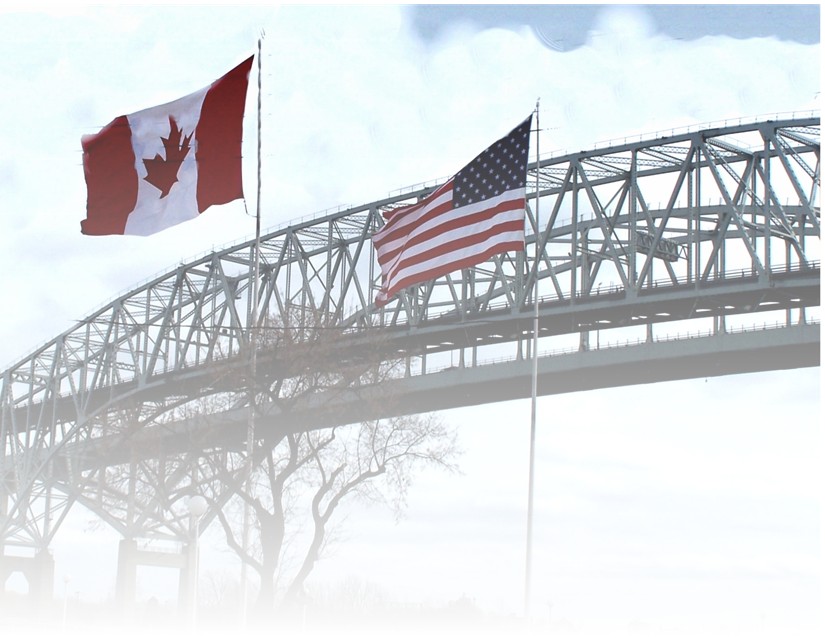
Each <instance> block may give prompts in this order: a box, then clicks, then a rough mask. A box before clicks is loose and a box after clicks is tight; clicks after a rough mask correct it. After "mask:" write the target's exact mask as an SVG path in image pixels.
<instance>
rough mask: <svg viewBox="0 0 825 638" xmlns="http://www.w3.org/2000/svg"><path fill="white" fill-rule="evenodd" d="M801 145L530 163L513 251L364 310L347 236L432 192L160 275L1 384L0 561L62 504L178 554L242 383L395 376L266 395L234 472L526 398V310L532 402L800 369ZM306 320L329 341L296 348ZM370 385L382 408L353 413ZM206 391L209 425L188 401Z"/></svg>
mask: <svg viewBox="0 0 825 638" xmlns="http://www.w3.org/2000/svg"><path fill="white" fill-rule="evenodd" d="M819 153H820V123H819V117H818V116H816V117H814V116H811V117H804V118H794V119H777V120H768V121H757V122H753V123H747V124H743V123H738V124H736V125H731V126H722V127H718V128H705V129H698V130H694V131H686V132H684V133H679V134H675V133H674V134H671V135H669V136H664V137H657V138H655V139H640V140H638V141H633V142H628V141H625V142H623V143H621V144H618V145H612V146H607V147H604V148H597V149H595V150H590V151H580V152H576V153H570V154H564V155H559V156H553V157H546V158H542V159H541V160H540V161H538V162H536V163H533V164H531V165H530V166H529V167H528V205H527V211H526V234H527V247H526V250H525V251H524V252H523V253H509V254H504V255H499V256H497V257H495V258H492V259H490V260H489V261H487V262H485V263H483V264H480V265H478V266H476V267H474V268H470V269H465V270H463V271H460V272H455V273H453V274H451V275H449V276H445V277H442V278H439V279H437V280H435V281H431V282H428V283H426V284H422V285H419V286H415V287H412V288H410V289H408V290H406V291H405V292H404V293H403V294H401V295H400V296H398V297H396V298H395V299H394V300H392V301H391V302H390V303H389V304H388V305H387V306H385V307H383V308H376V307H375V305H374V304H373V301H374V298H375V295H376V292H377V290H378V286H379V284H380V272H379V271H378V268H377V262H376V259H375V255H374V252H373V248H372V245H371V241H370V236H371V234H372V233H373V232H374V231H375V230H376V229H377V228H378V227H380V225H381V224H382V219H383V218H382V212H384V211H386V210H387V209H390V208H393V207H397V206H401V205H406V204H408V203H411V202H412V201H415V200H417V199H419V198H421V197H423V196H425V195H426V194H428V193H429V192H431V191H432V190H433V189H434V188H435V186H436V185H432V186H425V187H420V188H415V189H410V190H407V191H405V192H400V193H397V194H395V195H393V196H391V197H388V198H386V199H382V200H380V201H376V202H373V203H370V204H366V205H363V206H357V207H354V208H351V209H348V210H343V211H340V212H337V213H335V214H329V215H326V216H322V217H318V218H315V219H312V220H310V221H305V222H302V223H298V224H293V225H290V226H288V227H285V228H281V229H278V230H275V231H272V232H268V233H267V234H265V235H263V236H262V238H261V242H260V253H259V254H260V259H259V261H258V268H256V267H255V256H256V254H257V253H256V246H255V242H254V241H247V242H245V243H241V244H239V245H236V246H233V247H231V248H227V249H225V250H221V251H218V252H214V253H213V254H210V255H208V256H205V257H203V258H200V259H198V260H196V261H192V262H191V263H187V264H185V265H181V266H179V267H178V268H176V269H174V270H172V271H170V272H169V273H167V274H165V275H163V276H161V277H158V278H156V279H155V280H154V281H151V282H149V283H147V284H145V285H142V286H140V287H138V288H136V289H135V290H133V291H131V292H129V293H128V294H125V295H123V296H122V297H120V298H118V299H116V300H114V301H112V302H111V303H109V304H108V305H106V306H105V307H103V308H101V309H100V310H99V311H97V312H95V313H94V314H92V315H90V316H88V317H87V318H86V319H84V320H82V321H80V322H78V323H77V324H76V325H75V326H73V327H72V328H70V329H69V330H67V331H66V332H64V333H62V334H60V335H58V336H57V337H56V338H55V339H53V340H52V341H51V342H50V343H48V344H46V345H45V346H43V347H41V348H39V349H38V350H36V351H35V352H33V353H31V355H29V356H28V357H26V358H24V359H22V360H20V361H18V362H17V363H16V364H15V365H13V366H12V367H10V368H9V369H7V370H5V371H3V372H2V376H1V377H0V549H2V550H3V551H0V559H2V557H3V554H4V552H5V549H4V548H13V547H18V548H28V549H32V550H34V551H36V552H39V551H45V550H46V549H47V548H48V546H49V543H50V542H51V540H52V539H53V538H54V535H55V534H56V532H57V530H58V529H59V527H60V524H61V522H62V521H63V520H64V519H65V517H66V515H67V513H68V512H69V510H70V508H71V506H72V505H73V504H74V503H82V504H83V505H85V506H86V507H88V508H90V509H91V510H92V511H94V512H95V513H97V514H98V515H99V516H100V517H101V518H102V519H103V520H104V521H106V522H107V523H108V524H110V525H112V526H113V527H114V528H115V529H116V530H118V531H119V532H120V533H121V534H123V536H124V537H125V538H138V537H139V538H162V539H173V540H174V539H176V540H185V539H186V538H187V533H188V532H187V526H186V522H187V515H186V513H185V511H184V509H183V507H182V500H181V499H182V498H183V497H184V496H186V495H188V494H191V493H192V492H193V491H199V490H208V491H209V492H210V494H212V495H214V496H215V499H216V501H217V502H218V503H219V504H220V503H221V502H226V500H228V499H229V498H230V497H231V496H232V494H234V493H235V491H236V490H238V489H241V488H240V487H239V486H240V485H241V483H242V481H241V476H242V473H243V472H244V468H245V467H246V465H245V463H246V461H245V459H246V454H245V448H244V442H245V439H246V436H247V428H246V424H247V421H248V420H249V416H248V414H249V408H248V405H249V396H250V395H249V393H248V392H247V391H246V388H247V386H248V384H249V379H250V376H251V375H252V374H253V373H254V376H255V383H256V384H258V385H260V386H263V385H266V386H267V387H272V386H273V384H278V383H285V382H287V381H288V380H289V379H293V378H295V377H296V376H298V375H301V374H303V373H304V372H306V367H307V366H312V367H316V368H318V369H327V368H334V367H336V366H341V365H342V363H345V364H346V365H348V366H354V367H356V368H357V367H358V366H368V365H370V364H371V363H375V362H380V361H401V362H402V370H403V374H401V375H400V376H398V377H397V378H394V379H392V380H389V381H387V382H385V383H384V384H383V385H381V386H380V388H377V387H376V386H369V385H365V384H361V385H358V386H353V385H350V386H347V387H345V388H337V389H335V390H334V391H331V390H328V391H318V392H317V393H314V394H312V395H309V396H305V397H302V398H301V399H300V400H298V401H291V402H289V404H287V402H286V401H283V402H282V401H279V400H278V399H277V398H276V399H270V400H268V401H267V402H266V404H264V405H262V406H260V408H259V410H258V411H257V413H258V416H257V417H256V421H257V429H256V430H255V440H254V444H255V445H254V450H255V451H254V452H253V458H252V462H253V463H254V461H255V460H256V459H258V458H259V454H260V452H261V450H263V449H265V448H266V446H267V445H272V444H273V441H277V440H278V438H279V437H280V436H282V435H283V433H284V432H285V431H287V430H289V429H295V428H317V427H324V426H328V425H332V424H334V423H338V422H341V423H349V422H355V421H357V420H359V419H364V418H370V417H386V416H390V415H391V413H405V412H406V413H415V412H423V411H431V410H438V409H444V408H449V407H458V406H462V405H473V404H480V403H485V402H493V401H501V400H507V399H513V398H519V397H525V396H528V395H529V390H530V382H529V378H530V370H531V368H530V365H529V361H530V357H531V354H532V353H531V343H532V338H533V316H534V312H535V304H536V303H538V310H539V315H540V323H539V337H540V339H539V392H540V393H541V394H553V393H558V392H570V391H576V390H584V389H592V388H599V387H608V386H615V385H622V384H636V383H650V382H655V381H660V380H667V379H675V378H690V377H696V376H711V375H720V374H731V373H737V372H748V371H758V370H770V369H787V368H794V367H804V366H818V365H819V344H820V337H819V321H818V309H819V296H820V250H821V241H820V240H821V229H820V194H819V188H820V181H819V170H820V160H819ZM255 277H257V280H255ZM254 281H257V285H254V283H253V282H254ZM254 290H257V291H258V303H259V305H260V308H261V312H260V315H259V316H260V317H261V319H260V321H259V322H258V324H257V325H256V326H251V325H250V319H249V317H250V316H251V314H252V313H251V308H252V307H253V299H252V297H253V295H252V291H254ZM287 316H289V317H293V318H294V320H295V321H296V322H297V324H296V329H295V331H294V333H293V334H292V341H293V343H292V345H291V347H290V348H284V347H278V346H274V347H270V348H268V349H263V350H260V352H259V354H258V355H257V364H256V366H255V367H254V368H251V367H250V365H249V362H250V360H251V357H250V352H251V347H250V339H251V335H253V334H258V335H259V334H265V333H266V329H268V328H271V327H272V326H271V325H270V323H269V320H270V318H271V317H287ZM758 322H761V323H762V324H764V325H763V327H762V328H759V329H756V328H754V327H753V325H752V324H754V323H758ZM768 324H770V325H768ZM307 326H309V327H310V328H311V329H312V330H310V331H307V330H305V328H306V327H307ZM251 328H255V331H253V330H251ZM318 328H320V329H323V330H328V331H331V332H334V333H335V334H336V340H335V344H336V345H335V347H334V348H331V349H329V350H328V351H327V352H326V354H324V355H322V356H317V355H316V356H311V357H307V356H303V355H302V354H301V353H304V354H306V353H307V352H309V351H310V349H311V343H310V342H309V341H310V337H308V336H307V335H308V334H309V333H310V332H312V331H316V329H318ZM685 332H688V333H690V338H684V333H685ZM680 335H681V336H680ZM302 340H304V343H302ZM603 341H604V342H609V343H604V344H603V343H602V342H603ZM617 344H621V345H622V346H623V347H616V346H617ZM301 348H304V350H301ZM307 362H309V363H307ZM302 363H303V365H302ZM388 388H390V391H391V392H392V396H394V397H395V398H396V400H394V401H384V402H380V401H372V400H369V397H370V396H372V395H374V394H375V393H377V392H378V391H380V392H381V393H382V394H386V392H387V391H388ZM215 397H221V401H220V406H221V407H220V408H215V405H214V404H213V406H212V409H213V410H216V411H217V413H212V414H206V413H205V412H204V410H203V409H200V408H198V407H197V406H198V403H197V402H199V401H200V402H203V401H208V400H209V399H210V398H215ZM217 466H220V467H222V468H224V470H225V469H226V468H227V467H228V468H230V469H231V471H232V472H234V473H235V474H234V476H235V477H237V480H233V481H225V480H223V481H222V480H220V479H219V478H218V475H217V474H216V472H215V471H214V468H215V467H217ZM214 514H215V513H214V512H212V513H210V514H207V517H206V520H209V519H210V518H211V517H213V516H214ZM204 527H205V525H204Z"/></svg>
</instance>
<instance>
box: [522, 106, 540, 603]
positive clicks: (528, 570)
mask: <svg viewBox="0 0 825 638" xmlns="http://www.w3.org/2000/svg"><path fill="white" fill-rule="evenodd" d="M539 130H540V129H539V100H536V204H535V212H536V215H535V216H536V271H535V272H536V278H535V281H534V282H533V308H534V314H533V387H532V393H531V399H532V402H531V407H530V478H529V482H528V488H527V557H526V560H525V570H524V617H525V619H529V617H530V585H531V576H532V563H533V482H534V475H535V459H536V395H537V394H538V378H539V353H538V347H539V256H540V254H541V253H540V245H539V244H540V241H539V240H540V237H541V226H540V225H539Z"/></svg>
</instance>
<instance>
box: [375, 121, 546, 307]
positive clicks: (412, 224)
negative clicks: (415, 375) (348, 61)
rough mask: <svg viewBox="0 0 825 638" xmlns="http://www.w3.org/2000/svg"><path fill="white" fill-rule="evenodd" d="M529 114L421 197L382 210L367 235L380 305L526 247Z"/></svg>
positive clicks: (377, 303) (376, 301) (378, 303)
mask: <svg viewBox="0 0 825 638" xmlns="http://www.w3.org/2000/svg"><path fill="white" fill-rule="evenodd" d="M532 120H533V116H532V115H530V117H528V118H527V119H526V120H524V122H522V123H521V124H519V125H518V126H517V127H516V128H514V129H513V130H512V131H511V132H510V133H509V134H508V135H507V136H505V137H503V138H501V139H500V140H498V141H497V142H495V143H494V144H493V145H492V146H490V147H489V148H487V150H485V151H483V152H482V153H481V154H480V155H479V156H478V157H476V158H475V159H474V160H473V161H472V162H470V163H469V164H467V166H465V167H464V168H462V169H461V170H460V171H459V172H458V173H456V174H455V175H454V176H453V177H452V178H450V179H449V180H448V181H447V182H446V183H445V184H443V185H442V186H440V187H439V188H438V189H436V190H435V191H434V192H432V193H431V194H430V195H428V196H427V197H426V198H425V199H423V200H421V201H420V202H418V203H416V204H413V205H411V206H405V207H404V208H398V209H395V210H393V211H389V212H387V213H385V215H384V216H385V218H386V220H387V221H386V223H385V224H384V226H383V227H382V228H381V229H380V230H378V231H377V232H376V233H375V234H373V236H372V242H373V245H374V246H375V250H376V252H377V254H378V264H379V265H380V266H381V278H382V282H381V290H380V291H379V293H378V295H377V296H376V300H375V303H376V305H378V306H383V305H385V304H386V303H387V302H388V301H389V300H390V298H392V296H393V295H395V294H396V293H397V292H398V291H400V290H403V289H404V288H407V287H408V286H412V285H415V284H418V283H421V282H424V281H430V280H431V279H436V278H437V277H441V276H443V275H446V274H448V273H450V272H453V271H455V270H460V269H462V268H469V267H470V266H474V265H475V264H479V263H481V262H483V261H485V260H487V259H488V258H490V257H491V256H493V255H497V254H499V253H504V252H507V251H510V250H524V208H525V187H526V183H527V153H528V150H529V146H530V144H529V139H530V125H531V122H532Z"/></svg>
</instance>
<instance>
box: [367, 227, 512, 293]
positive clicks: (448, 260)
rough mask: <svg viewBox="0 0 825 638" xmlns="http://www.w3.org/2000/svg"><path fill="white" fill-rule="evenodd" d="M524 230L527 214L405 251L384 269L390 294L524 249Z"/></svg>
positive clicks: (384, 281) (384, 280)
mask: <svg viewBox="0 0 825 638" xmlns="http://www.w3.org/2000/svg"><path fill="white" fill-rule="evenodd" d="M523 233H524V220H523V218H520V219H509V220H505V221H502V222H500V223H497V224H495V225H494V226H491V227H489V228H486V229H484V230H481V231H478V232H475V233H472V234H468V235H464V236H460V237H459V238H457V239H453V240H451V241H444V242H442V243H440V244H438V245H436V246H433V247H432V248H430V249H428V250H425V251H423V252H421V253H418V254H413V255H410V256H408V257H404V255H401V256H400V257H399V259H398V260H397V261H396V262H395V263H393V264H391V265H390V266H389V267H386V268H385V269H384V270H385V276H384V277H383V284H384V286H385V287H387V293H386V296H387V297H391V296H392V295H393V294H395V293H396V292H397V291H399V290H401V289H403V288H406V287H407V286H409V285H412V284H414V283H417V282H419V281H426V280H428V279H432V278H434V277H439V276H441V275H445V274H447V273H449V272H452V271H454V270H458V269H460V268H466V267H469V266H472V265H475V264H479V263H481V262H483V261H485V260H486V259H487V258H489V257H490V256H491V255H494V254H496V252H506V251H508V250H524V235H523ZM514 235H516V236H519V239H517V240H515V239H513V236H514ZM491 240H492V243H491ZM491 251H492V252H491ZM427 262H434V263H437V266H434V267H430V268H427V267H426V264H427ZM433 273H436V274H433Z"/></svg>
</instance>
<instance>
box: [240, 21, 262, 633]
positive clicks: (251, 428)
mask: <svg viewBox="0 0 825 638" xmlns="http://www.w3.org/2000/svg"><path fill="white" fill-rule="evenodd" d="M262 38H263V36H262V37H261V38H258V174H257V177H258V185H257V202H256V208H255V251H254V255H253V264H252V305H251V307H252V314H251V316H250V317H249V328H248V330H249V347H250V354H249V357H250V362H249V368H250V370H249V381H248V392H249V421H248V424H247V431H246V480H245V483H246V487H245V488H244V489H245V490H246V492H247V496H248V497H251V496H252V468H253V465H254V464H253V459H252V455H253V453H254V447H255V385H256V377H257V373H258V370H257V367H258V340H257V328H258V312H259V308H258V296H259V295H258V286H259V284H258V279H259V276H260V262H261V40H262ZM249 519H250V512H249V503H248V502H247V501H244V510H243V558H242V559H241V620H242V623H243V624H246V614H247V606H248V595H249V594H248V590H249V583H248V580H249V576H248V569H249V568H248V566H247V564H246V556H247V555H248V554H249V526H250V520H249Z"/></svg>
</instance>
